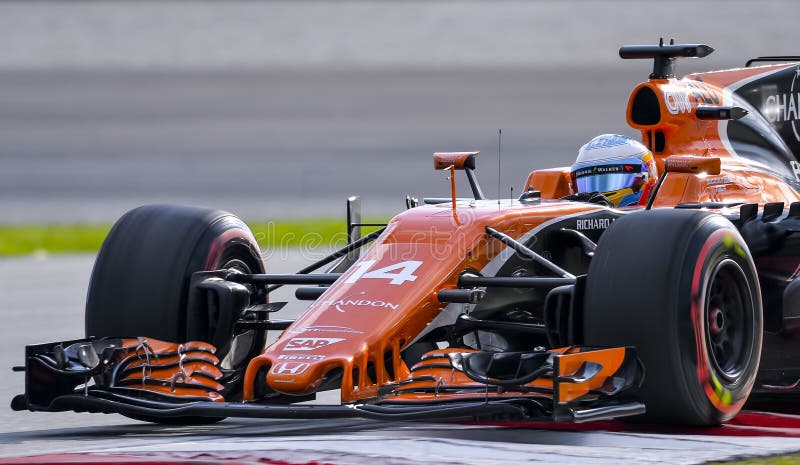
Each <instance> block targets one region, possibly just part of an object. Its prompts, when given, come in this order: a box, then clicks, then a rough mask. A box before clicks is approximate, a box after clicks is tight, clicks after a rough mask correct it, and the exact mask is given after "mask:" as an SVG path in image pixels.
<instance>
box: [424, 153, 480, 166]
mask: <svg viewBox="0 0 800 465" xmlns="http://www.w3.org/2000/svg"><path fill="white" fill-rule="evenodd" d="M478 153H480V152H436V153H434V154H433V167H434V168H436V169H437V170H444V169H447V168H450V166H453V167H454V168H455V169H457V170H464V169H468V170H474V169H475V155H477V154H478Z"/></svg>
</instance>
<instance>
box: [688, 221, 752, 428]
mask: <svg viewBox="0 0 800 465" xmlns="http://www.w3.org/2000/svg"><path fill="white" fill-rule="evenodd" d="M728 252H733V254H735V255H736V256H739V257H742V258H745V259H746V258H747V257H749V255H748V253H747V251H746V249H745V248H744V247H742V245H741V239H739V237H737V235H736V233H735V232H734V231H732V230H730V229H727V228H726V229H718V230H716V231H714V232H713V233H711V234H710V235H709V236H708V238H707V239H706V241H705V243H704V244H703V246H702V248H701V249H700V253H699V254H698V257H697V260H696V261H695V266H694V270H693V273H692V285H691V294H690V299H691V320H692V328H693V330H694V339H695V348H696V354H695V357H696V367H697V378H698V381H699V382H700V384H701V387H702V389H703V391H704V392H705V395H706V397H707V398H708V400H709V402H711V405H713V406H714V408H716V409H717V410H718V411H720V412H722V413H723V414H726V415H731V414H735V413H736V412H738V411H739V410H740V409H741V408H742V406H743V405H744V403H745V401H746V400H747V397H748V395H749V393H750V390H751V388H752V382H750V383H749V384H750V385H749V386H746V385H742V386H736V388H737V389H736V390H731V389H729V387H728V386H726V385H725V384H724V383H723V382H722V381H721V380H720V379H719V377H718V376H717V375H716V374H714V372H713V370H712V368H711V361H710V360H709V357H708V348H707V346H706V338H705V331H706V328H705V326H706V321H705V304H706V297H707V296H706V293H707V287H708V286H709V284H710V283H709V281H710V278H711V277H710V276H709V274H710V272H711V270H710V269H709V267H708V266H707V265H708V263H709V262H710V261H711V260H713V259H716V258H717V257H718V256H719V255H720V254H725V253H728ZM740 265H741V263H740ZM751 298H752V296H751ZM737 382H738V380H737Z"/></svg>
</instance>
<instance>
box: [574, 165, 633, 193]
mask: <svg viewBox="0 0 800 465" xmlns="http://www.w3.org/2000/svg"><path fill="white" fill-rule="evenodd" d="M647 171H648V170H647V165H644V164H643V163H642V162H641V160H637V161H636V163H613V164H605V165H593V166H585V167H574V170H573V171H572V179H573V180H574V182H575V188H576V189H577V191H578V192H610V191H616V190H620V189H633V190H634V192H635V191H638V190H639V188H640V187H641V186H642V184H643V179H642V177H643V175H646V173H647Z"/></svg>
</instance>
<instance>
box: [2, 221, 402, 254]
mask: <svg viewBox="0 0 800 465" xmlns="http://www.w3.org/2000/svg"><path fill="white" fill-rule="evenodd" d="M363 221H364V222H365V223H385V222H387V221H388V218H367V219H364V220H363ZM248 225H249V226H250V229H252V231H253V234H254V235H255V237H256V240H258V243H259V244H260V245H261V247H262V248H266V249H270V248H273V249H274V248H308V249H315V248H319V247H328V248H330V247H340V246H343V245H344V244H346V243H347V240H346V239H347V237H346V231H345V221H344V220H343V219H341V218H336V219H333V218H330V219H328V218H324V219H310V220H287V221H274V222H269V223H265V222H248ZM110 229H111V225H110V224H88V225H87V224H52V225H19V226H16V225H14V226H0V256H19V255H31V254H60V253H94V252H97V251H98V250H99V249H100V245H101V244H102V243H103V239H105V237H106V235H107V234H108V231H109V230H110ZM375 229H377V228H366V227H365V228H363V232H364V233H366V232H369V231H373V230H375Z"/></svg>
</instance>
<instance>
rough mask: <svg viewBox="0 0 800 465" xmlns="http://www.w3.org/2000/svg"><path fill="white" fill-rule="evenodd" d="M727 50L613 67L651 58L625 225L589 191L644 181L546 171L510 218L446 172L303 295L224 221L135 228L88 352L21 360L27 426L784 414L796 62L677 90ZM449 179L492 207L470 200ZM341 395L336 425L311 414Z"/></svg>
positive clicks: (798, 211)
mask: <svg viewBox="0 0 800 465" xmlns="http://www.w3.org/2000/svg"><path fill="white" fill-rule="evenodd" d="M711 51H712V49H711V48H710V47H707V46H705V45H674V44H670V45H664V44H663V43H662V44H661V45H658V46H628V47H623V48H622V49H620V56H621V57H622V58H647V59H653V60H654V66H653V73H652V74H651V76H650V79H649V80H648V81H647V82H644V83H642V84H640V85H639V86H637V87H636V88H635V89H634V90H633V92H632V94H631V97H630V100H629V102H628V108H627V120H628V123H629V124H630V125H631V127H633V128H635V129H637V130H640V131H641V135H642V138H641V144H643V145H644V146H645V147H646V152H647V153H646V156H645V157H643V160H644V161H645V162H647V163H649V165H648V170H650V174H651V175H653V176H651V177H649V178H647V181H648V182H647V183H646V185H644V186H642V185H637V186H634V188H635V189H638V190H639V191H640V192H644V193H643V194H642V195H641V196H640V198H639V200H638V201H636V202H634V203H632V204H628V205H627V206H624V207H619V205H620V204H619V203H617V202H616V201H611V200H610V197H611V195H610V194H609V193H607V192H606V193H603V191H602V189H598V192H591V190H590V191H587V190H586V188H585V186H586V183H585V182H584V181H585V180H584V181H582V180H581V179H583V178H582V177H583V176H590V175H591V176H595V175H597V176H598V177H596V178H593V179H600V178H601V177H602V176H605V175H609V176H617V177H619V176H622V175H623V174H625V172H626V171H628V170H632V169H633V170H634V171H636V172H637V173H638V172H640V171H642V169H644V168H641V167H638V166H632V165H627V164H619V163H617V164H612V165H613V166H612V165H608V164H607V163H606V164H603V163H605V162H603V163H599V164H595V165H581V166H579V167H578V169H570V168H556V169H546V170H537V171H534V172H533V173H531V175H530V176H529V178H528V180H527V182H526V184H525V188H524V193H523V195H522V196H521V197H520V198H519V199H506V200H501V201H498V200H496V199H495V200H488V199H485V198H484V195H483V193H482V191H481V189H480V186H479V185H478V182H477V180H476V177H475V172H474V169H475V154H474V153H438V154H436V155H435V156H434V164H435V166H436V168H438V169H446V170H450V174H451V180H452V183H453V184H452V186H451V192H448V194H450V195H448V196H447V197H445V198H439V199H424V201H423V202H422V203H423V204H422V205H418V203H417V201H416V200H415V199H411V198H409V199H407V204H408V205H407V206H408V209H407V210H406V211H404V212H402V213H400V214H398V215H397V216H395V217H394V218H393V219H392V220H391V221H390V222H389V223H388V224H386V225H385V226H384V227H383V228H382V229H380V230H378V231H375V232H373V233H370V234H367V235H365V236H363V237H361V227H362V226H364V225H363V224H361V220H360V214H359V209H358V207H357V202H358V201H357V199H355V198H353V199H351V200H350V201H349V203H348V207H349V208H348V220H347V224H348V231H349V235H350V243H349V244H348V245H347V246H346V247H344V248H342V249H341V250H338V251H336V252H335V253H333V254H331V255H330V256H329V257H327V258H326V259H323V260H321V261H319V262H317V263H314V264H312V265H310V266H308V267H306V268H304V269H303V270H300V271H299V272H297V273H296V274H288V275H282V274H266V273H265V268H264V265H263V263H262V259H261V254H260V251H259V248H258V246H257V244H256V242H255V240H254V239H253V236H252V234H251V233H250V231H249V230H248V228H247V226H245V225H244V223H242V222H241V221H240V220H238V219H237V218H235V217H234V216H232V215H230V214H228V213H225V212H219V211H210V210H203V209H198V208H190V207H179V206H146V207H141V208H137V209H135V210H132V211H130V212H128V213H127V214H125V215H124V216H123V217H122V218H121V219H120V220H119V221H118V222H117V223H116V224H115V225H114V227H113V229H112V230H111V232H110V233H109V235H108V238H107V239H106V240H105V243H104V244H103V247H102V249H101V251H100V253H99V255H98V257H97V262H96V264H95V267H94V271H93V273H92V279H91V284H90V287H89V292H88V300H87V307H86V335H87V338H85V339H80V340H75V341H66V342H59V343H52V344H42V345H31V346H28V347H27V348H26V354H25V366H24V367H18V370H19V371H24V372H25V376H26V389H25V393H24V394H22V395H19V396H17V397H16V398H15V399H14V400H13V402H12V407H13V408H14V409H16V410H24V409H27V410H32V411H64V410H74V411H91V412H105V413H109V412H116V413H121V414H123V415H127V416H130V417H133V418H139V419H145V420H151V421H156V422H176V421H179V422H180V421H186V422H197V421H212V420H214V419H219V418H223V417H236V416H239V417H261V418H267V417H288V418H312V417H337V416H361V417H367V418H378V419H398V420H413V419H460V418H476V417H477V418H532V419H539V420H541V419H551V420H553V421H587V420H594V419H603V418H612V417H622V416H628V415H639V416H642V418H643V419H645V420H647V421H653V422H664V423H679V424H695V425H708V424H718V423H721V422H725V421H726V420H728V419H730V418H732V417H733V416H735V415H736V414H737V412H738V411H739V410H740V409H741V408H742V406H743V405H744V404H745V402H747V401H748V400H750V401H751V402H753V403H754V404H760V405H767V406H769V407H771V408H778V407H786V406H789V405H791V403H792V401H795V400H797V399H800V398H798V396H797V393H798V385H800V341H798V339H797V335H798V333H797V331H798V330H799V329H800V279H798V273H800V267H799V265H800V202H799V201H800V163H798V159H800V57H762V58H758V59H755V60H751V61H750V62H748V66H747V67H745V68H742V69H734V70H728V71H715V72H709V73H699V74H692V75H689V76H686V77H685V78H683V79H677V78H676V77H675V75H674V71H673V67H674V64H675V61H676V59H677V58H680V57H703V56H705V55H708V54H709V53H711ZM792 61H794V62H792ZM752 62H771V63H777V64H771V65H768V66H749V65H750V64H752ZM619 137H621V136H619ZM604 140H605V142H604V144H606V146H608V145H609V144H611V145H613V144H612V143H611V142H609V139H604ZM636 144H640V143H639V142H636ZM584 148H586V147H584ZM589 148H592V147H589ZM582 150H583V149H582ZM579 160H580V159H579ZM595 160H597V159H596V157H595ZM600 161H602V160H600ZM626 163H627V162H626ZM643 166H644V165H643ZM455 171H464V172H465V174H466V176H467V180H468V182H469V185H470V187H471V189H472V193H473V194H474V198H469V199H465V198H456V195H455V192H456V189H455V182H456V181H455V174H456V173H455ZM656 174H659V176H655V175H656ZM604 179H605V178H604ZM656 179H657V181H656ZM582 186H583V187H582ZM606 194H609V195H606ZM362 249H364V250H363V252H361V250H362ZM320 269H323V270H324V272H314V271H316V270H320ZM286 285H292V286H299V287H298V288H297V290H296V292H295V295H296V297H297V298H298V299H300V300H306V301H309V302H310V304H309V306H308V309H307V310H306V311H305V312H304V313H303V314H302V315H301V316H300V317H299V318H297V319H296V320H294V321H287V320H278V319H274V318H272V315H273V314H274V313H276V312H278V311H280V309H281V308H282V307H283V306H284V303H282V302H274V301H271V300H270V298H269V297H270V294H271V293H272V291H274V290H275V289H276V288H277V287H280V286H286ZM273 331H274V332H277V333H278V334H279V336H278V337H277V340H276V341H275V342H274V343H272V344H270V345H268V346H267V347H265V346H266V341H267V333H268V332H273ZM191 341H193V342H191ZM334 389H339V390H341V404H339V405H297V404H299V403H301V402H304V401H308V400H311V399H314V397H315V395H316V393H318V392H320V391H324V390H334Z"/></svg>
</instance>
